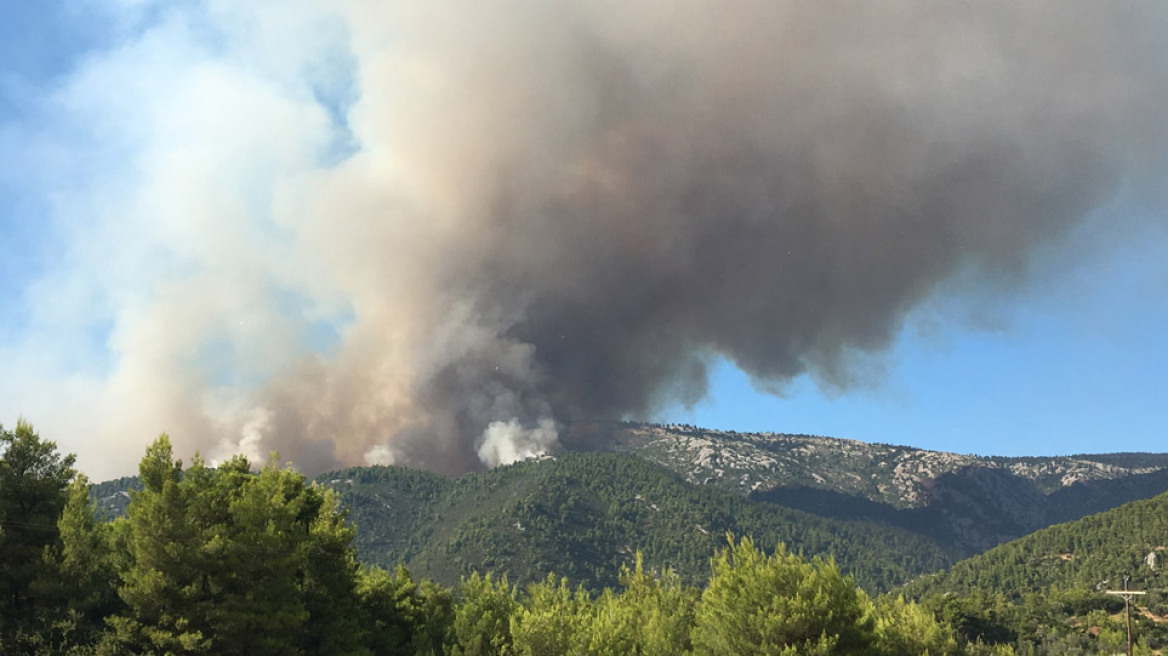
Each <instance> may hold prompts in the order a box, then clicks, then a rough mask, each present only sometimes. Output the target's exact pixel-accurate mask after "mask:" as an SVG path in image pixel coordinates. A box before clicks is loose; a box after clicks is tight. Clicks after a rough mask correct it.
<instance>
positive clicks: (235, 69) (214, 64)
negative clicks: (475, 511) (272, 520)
mask: <svg viewBox="0 0 1168 656" xmlns="http://www.w3.org/2000/svg"><path fill="white" fill-rule="evenodd" d="M328 6H329V3H320V4H319V5H318V4H317V3H313V2H299V3H292V4H290V5H285V4H274V3H255V4H254V5H249V7H250V8H248V9H239V8H226V7H224V6H221V5H220V4H219V3H215V2H211V3H208V4H206V5H197V6H195V8H193V9H188V10H186V11H185V13H184V12H178V11H176V12H174V13H171V14H168V15H167V16H166V18H165V19H159V20H158V21H157V22H155V23H150V24H149V25H147V26H146V27H145V28H142V29H141V30H140V31H139V32H135V33H134V35H133V37H132V38H130V37H127V40H126V43H125V44H124V45H123V46H121V47H120V48H119V49H117V50H113V51H111V52H109V53H105V54H104V55H103V56H102V57H95V58H93V60H92V61H90V62H89V63H88V64H87V66H86V67H84V68H83V69H82V70H80V71H79V72H78V73H77V74H76V75H75V76H74V77H73V78H72V79H71V81H70V83H69V85H68V86H67V87H66V88H65V89H64V90H63V91H61V92H60V93H58V94H57V95H56V96H55V97H54V99H53V101H52V102H53V106H54V107H56V108H57V111H59V112H60V113H61V114H62V115H63V116H65V117H69V120H78V121H80V120H82V119H84V120H86V121H95V122H97V123H98V125H99V127H100V128H101V129H103V130H105V133H106V134H109V135H113V136H112V137H108V138H106V140H104V141H103V140H102V137H100V136H98V137H95V139H96V144H95V145H93V146H92V147H91V150H90V151H89V152H93V153H97V154H95V155H93V157H95V158H99V157H113V154H116V155H117V156H118V157H123V158H124V159H125V161H129V162H130V165H128V166H121V167H118V169H117V171H116V172H112V173H108V174H104V173H103V174H101V175H99V176H98V178H97V179H98V180H99V183H94V184H92V185H91V186H85V185H83V186H81V187H80V188H77V189H68V190H66V192H67V193H63V195H62V198H64V199H65V200H64V201H63V202H64V203H65V205H64V206H63V207H59V208H57V212H58V217H59V218H58V221H59V222H60V223H61V224H62V225H64V226H65V232H66V234H67V235H68V236H69V237H68V240H69V244H70V248H69V252H68V258H67V262H66V264H65V265H63V267H62V269H61V272H60V273H58V274H54V275H52V276H48V277H47V279H46V281H45V282H42V283H40V284H41V285H42V286H43V287H45V288H48V289H52V290H55V293H57V294H60V293H61V290H72V291H71V293H73V294H74V295H75V296H77V297H79V298H84V299H90V300H87V301H85V302H84V303H83V306H84V307H86V308H87V309H86V310H84V311H85V312H92V314H94V315H96V316H103V317H107V318H108V322H109V325H110V334H109V340H108V344H109V346H110V350H111V353H112V354H113V355H112V363H111V364H110V366H109V368H108V370H106V371H103V372H102V373H101V374H100V375H91V376H90V377H89V378H87V379H85V380H82V381H80V382H78V383H77V384H78V386H79V391H78V393H77V395H76V400H75V401H73V404H74V406H75V407H76V412H77V413H78V414H79V416H83V417H87V418H91V419H92V423H91V424H89V425H91V426H92V430H93V431H94V432H95V433H96V435H95V438H94V443H95V444H102V443H104V444H106V445H108V444H110V443H111V441H112V442H114V443H122V444H127V445H130V444H139V443H140V442H141V441H142V440H144V439H146V438H148V436H149V435H151V434H153V433H155V432H157V431H159V430H168V431H170V432H171V434H172V436H173V437H174V438H175V439H176V441H177V442H178V444H179V448H180V449H189V450H193V449H196V448H197V449H201V450H202V451H203V453H204V454H209V455H211V456H212V457H221V456H223V455H225V454H227V453H231V452H235V451H243V452H245V453H248V454H249V455H251V456H253V457H264V454H266V453H267V451H269V450H272V449H279V450H280V451H281V453H282V455H283V456H284V457H287V458H291V459H292V460H294V461H296V462H297V463H298V464H299V465H300V466H301V467H302V468H303V469H305V470H306V471H317V470H320V469H324V468H327V467H333V466H337V465H342V464H363V463H366V462H370V463H371V462H394V463H398V464H408V465H417V466H423V467H427V468H430V469H433V470H437V471H443V472H461V471H466V470H471V469H476V468H481V467H483V466H485V465H490V466H493V465H496V464H499V463H505V462H509V461H512V460H514V459H516V458H519V457H523V456H525V455H529V454H534V453H539V452H541V451H544V450H546V449H548V448H550V447H551V446H552V445H553V444H554V443H555V440H556V426H557V424H562V422H567V421H573V420H580V419H594V418H619V417H625V416H644V415H645V414H646V413H649V412H651V411H652V409H654V408H656V407H659V406H660V404H662V403H663V402H666V401H669V400H675V399H681V400H683V401H695V400H697V399H699V398H701V397H702V396H703V394H704V393H705V385H706V377H705V363H706V362H708V361H709V359H710V358H711V357H713V356H722V357H725V358H728V359H729V360H731V361H733V362H734V363H735V364H736V365H737V366H739V367H740V368H742V369H743V370H744V371H746V372H747V373H749V374H750V375H751V376H753V377H755V379H756V380H758V381H759V382H760V383H761V384H771V385H774V386H776V387H781V385H782V384H783V382H784V381H787V380H790V379H791V378H793V377H796V376H799V375H801V374H805V373H809V374H811V375H812V376H813V377H814V378H815V379H816V380H818V381H820V383H821V384H823V385H826V386H833V387H843V388H846V387H847V386H848V385H849V384H850V383H851V382H852V377H853V376H854V375H855V373H854V372H855V368H854V366H853V360H854V357H855V356H856V355H857V354H864V353H872V352H879V351H881V350H882V349H884V348H886V347H887V346H889V344H890V343H891V341H892V340H893V338H894V337H895V335H896V334H897V332H898V331H899V329H900V328H901V325H902V322H903V320H904V317H905V315H906V313H907V312H908V311H910V310H911V309H912V308H913V307H914V306H915V305H917V304H918V303H920V302H921V301H923V300H924V299H926V298H927V297H928V296H929V295H930V294H931V293H932V292H934V291H935V290H936V288H937V286H938V285H939V284H940V283H942V282H944V281H945V280H947V279H949V278H951V277H952V276H954V275H956V274H962V275H966V274H972V275H974V276H975V277H980V278H981V279H983V280H986V281H987V283H986V284H989V285H999V284H1001V283H1002V282H1003V281H1004V282H1006V283H1007V284H1012V283H1021V282H1024V281H1025V279H1026V272H1027V263H1028V259H1029V258H1030V257H1031V255H1032V253H1033V251H1034V250H1035V249H1036V248H1037V247H1040V246H1042V245H1044V244H1047V243H1051V242H1052V241H1057V239H1058V238H1059V237H1060V236H1062V235H1064V234H1066V233H1067V232H1068V231H1069V230H1070V229H1072V228H1073V227H1074V226H1076V225H1077V224H1078V223H1079V222H1081V221H1082V220H1083V219H1084V218H1085V217H1087V216H1088V215H1089V214H1090V213H1091V212H1092V211H1093V210H1097V209H1098V208H1100V207H1102V206H1103V205H1105V204H1107V203H1110V202H1113V201H1115V200H1116V199H1117V198H1122V199H1129V200H1135V201H1139V200H1140V199H1143V198H1150V197H1152V196H1154V195H1156V194H1162V191H1163V190H1162V180H1163V176H1164V174H1165V172H1166V167H1165V163H1166V162H1165V153H1166V152H1168V149H1166V146H1168V143H1166V142H1168V66H1166V64H1165V58H1164V55H1163V48H1162V37H1161V36H1160V35H1162V34H1163V33H1164V28H1165V27H1168V25H1166V24H1165V23H1166V21H1165V20H1164V19H1165V13H1166V10H1165V8H1164V6H1163V5H1162V4H1159V3H1151V2H1149V3H1123V4H1119V3H1099V2H1087V1H1083V2H1034V3H1022V4H1019V3H1014V2H982V3H964V2H930V3H917V2H898V1H891V2H882V3H854V2H815V3H804V2H777V1H775V0H765V1H763V0H757V1H756V0H744V1H742V2H738V3H732V4H730V5H727V4H726V3H720V2H712V1H705V0H680V1H678V2H670V3H659V2H640V1H633V2H627V1H626V2H607V1H604V0H591V1H587V2H574V3H550V2H532V1H525V0H489V1H484V2H476V3H456V2H444V1H437V2H425V3H421V2H419V3H412V2H404V3H374V2H361V1H354V2H349V3H346V4H344V5H343V9H340V10H335V9H329V8H327V7H328ZM207 33H210V34H211V35H212V37H213V38H212V37H207ZM212 43H213V44H214V45H209V44H212ZM62 120H64V119H62ZM111 153H113V154H111ZM91 173H92V172H91ZM70 203H73V204H74V205H76V206H70ZM82 205H84V206H85V211H86V212H87V215H88V216H89V217H90V218H86V219H80V218H76V217H80V216H82V214H83V209H82V207H81V206H82ZM1117 230H1122V226H1117ZM115 244H116V252H117V253H118V255H117V256H116V258H115V262H116V265H115V266H114V267H113V271H112V273H103V274H101V275H99V276H95V275H94V274H93V271H95V270H98V267H97V264H96V263H97V261H98V260H99V259H100V258H101V257H103V255H104V253H103V252H102V251H103V249H104V248H105V247H108V246H111V245H115ZM93 299H96V300H93ZM70 312H81V310H68V309H66V310H57V311H51V312H48V314H47V316H45V317H42V318H41V319H39V320H40V321H43V322H45V323H46V325H49V324H54V322H57V323H59V322H61V321H65V320H67V319H68V318H69V317H70V316H72V315H71V314H70ZM54 325H55V324H54ZM320 326H326V327H327V326H332V327H335V329H336V335H335V339H334V343H331V344H329V345H327V347H321V346H319V345H314V341H313V338H312V334H313V330H315V329H316V328H319V327H320ZM34 387H35V385H34ZM26 412H28V411H26ZM29 414H30V417H32V418H33V419H34V420H37V416H36V415H33V414H31V413H29ZM127 436H129V437H127ZM119 440H120V442H118V441H119ZM80 450H81V451H82V453H81V455H82V463H83V465H84V463H85V462H87V460H86V458H89V459H90V461H93V460H97V459H102V458H103V457H104V459H105V460H107V461H108V460H109V459H110V458H111V457H112V456H101V455H98V451H100V449H98V448H97V447H94V448H93V449H92V450H93V451H94V453H91V454H87V453H86V452H85V449H80ZM130 453H131V454H136V453H138V450H137V448H136V447H135V448H134V449H132V450H130ZM118 457H121V456H120V455H119V456H118ZM119 466H122V465H119ZM123 468H124V467H123Z"/></svg>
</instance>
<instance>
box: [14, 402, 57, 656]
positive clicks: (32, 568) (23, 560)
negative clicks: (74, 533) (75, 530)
mask: <svg viewBox="0 0 1168 656" xmlns="http://www.w3.org/2000/svg"><path fill="white" fill-rule="evenodd" d="M0 449H2V450H3V455H0V526H2V527H3V533H2V534H0V556H2V558H3V561H2V562H0V651H9V650H11V651H16V650H17V649H27V645H26V646H25V647H17V645H19V644H25V643H26V641H27V640H29V639H30V638H31V636H32V634H33V633H34V631H35V625H36V624H37V622H38V614H41V613H42V612H43V611H44V610H45V609H44V608H43V606H42V604H41V603H40V600H39V599H38V598H35V597H34V595H33V592H32V589H33V584H34V582H36V581H37V580H38V579H40V578H43V577H45V576H46V575H47V574H48V566H47V565H46V563H45V560H44V557H43V555H44V551H45V549H46V548H47V547H51V546H54V545H56V544H57V543H58V540H59V531H58V528H57V518H58V517H59V516H60V514H61V510H62V508H64V506H65V500H66V495H65V488H66V487H67V486H68V485H69V481H70V480H72V479H73V475H74V473H75V472H74V470H73V463H74V461H75V457H74V456H73V455H71V454H70V455H66V456H62V455H60V454H59V453H57V445H56V444H55V443H54V442H52V441H49V440H42V439H41V437H40V435H39V434H38V433H37V432H36V430H34V429H33V427H32V425H31V424H29V423H28V422H26V421H24V420H23V419H20V420H17V422H16V428H15V430H10V431H9V430H4V428H3V427H0Z"/></svg>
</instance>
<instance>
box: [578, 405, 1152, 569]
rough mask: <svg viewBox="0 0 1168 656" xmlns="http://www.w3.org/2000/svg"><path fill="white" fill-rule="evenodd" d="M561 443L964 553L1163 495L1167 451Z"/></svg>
mask: <svg viewBox="0 0 1168 656" xmlns="http://www.w3.org/2000/svg"><path fill="white" fill-rule="evenodd" d="M564 444H565V447H566V448H567V449H569V450H577V451H616V452H627V453H633V454H636V455H638V456H640V457H642V458H645V459H646V460H649V461H651V462H655V463H658V464H660V465H662V466H664V467H666V468H668V469H670V470H672V471H675V472H677V473H678V474H680V475H681V476H683V477H685V479H686V480H688V481H690V482H692V483H695V484H701V485H706V486H710V487H717V488H720V489H725V490H729V491H734V492H737V493H740V494H749V495H750V496H752V497H753V498H755V499H758V500H762V501H769V502H773V503H777V504H779V505H782V506H786V507H788V508H795V509H798V510H803V511H805V512H808V513H812V514H816V515H819V516H822V517H829V518H834V519H852V520H870V521H874V522H878V523H883V524H888V525H892V526H899V527H901V528H905V529H907V530H910V531H913V532H916V533H919V534H922V535H926V536H928V537H929V538H931V539H932V540H935V541H937V542H939V543H941V544H943V545H945V546H946V547H949V548H952V549H954V550H956V551H958V552H960V553H961V554H963V555H965V556H969V555H973V554H976V553H981V552H982V551H985V550H986V549H989V548H991V547H993V546H996V545H998V544H1002V543H1004V542H1008V541H1010V540H1013V539H1016V538H1019V537H1022V536H1024V535H1027V534H1029V533H1032V532H1033V531H1036V530H1038V529H1041V528H1044V527H1047V526H1050V525H1052V524H1057V523H1060V522H1066V521H1070V520H1073V519H1078V518H1080V517H1083V516H1085V515H1089V514H1092V513H1097V512H1102V511H1104V510H1108V509H1110V508H1114V507H1116V506H1119V505H1121V504H1123V503H1127V502H1128V501H1134V500H1136V499H1145V498H1148V497H1151V496H1155V495H1157V494H1160V493H1161V492H1164V491H1166V490H1168V454H1146V453H1121V454H1103V455H1076V456H1057V457H1026V458H1002V457H992V456H975V455H967V454H957V453H944V452H939V451H928V450H925V449H917V448H912V447H905V446H895V445H889V444H869V443H865V442H858V441H855V440H843V439H837V438H830V437H820V436H815V435H789V434H778V433H736V432H733V431H720V430H713V429H706V428H699V427H695V426H684V425H659V424H639V423H631V422H589V423H580V424H573V425H571V426H569V427H568V430H567V431H566V435H565V437H564Z"/></svg>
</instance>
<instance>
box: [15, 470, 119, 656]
mask: <svg viewBox="0 0 1168 656" xmlns="http://www.w3.org/2000/svg"><path fill="white" fill-rule="evenodd" d="M96 513H97V505H96V504H95V503H94V502H93V501H92V500H91V499H90V497H89V480H88V479H87V478H86V477H85V475H84V474H78V475H77V477H76V478H75V479H74V480H73V483H72V484H70V486H69V489H68V501H67V502H66V503H65V508H64V510H63V511H62V512H61V518H60V520H58V522H57V527H58V530H59V532H60V538H61V539H60V544H59V545H54V546H52V547H50V548H48V549H47V550H46V552H45V556H44V558H45V563H46V565H47V567H48V570H47V573H46V574H45V576H44V577H42V578H41V579H39V580H38V581H37V582H35V583H34V584H33V592H34V594H36V595H37V597H38V599H39V603H40V605H42V606H43V607H44V608H45V609H46V616H45V621H43V622H42V623H41V626H40V628H39V633H40V636H39V638H40V640H41V643H42V644H43V645H44V646H45V647H46V648H48V649H50V650H51V651H52V653H57V654H61V653H73V652H81V653H83V652H84V650H86V649H89V648H92V647H93V646H94V645H96V644H97V642H98V639H99V638H100V636H101V632H102V630H103V628H104V618H105V617H106V616H108V615H111V614H114V613H116V612H118V611H119V610H120V609H121V600H120V599H118V596H117V593H116V580H117V570H116V568H115V564H114V561H113V558H112V527H111V525H110V524H108V523H106V522H101V521H98V520H97V519H96Z"/></svg>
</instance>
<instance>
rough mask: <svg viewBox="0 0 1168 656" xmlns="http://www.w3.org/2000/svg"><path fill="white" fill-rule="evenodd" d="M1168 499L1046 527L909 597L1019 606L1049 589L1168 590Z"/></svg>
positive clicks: (921, 585) (917, 585)
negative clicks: (1126, 581) (1003, 600)
mask: <svg viewBox="0 0 1168 656" xmlns="http://www.w3.org/2000/svg"><path fill="white" fill-rule="evenodd" d="M1166 565H1168V493H1165V494H1161V495H1159V496H1156V497H1153V498H1151V499H1143V500H1140V501H1133V502H1131V503H1128V504H1125V505H1123V506H1120V507H1119V508H1115V509H1112V510H1109V511H1107V512H1104V513H1099V514H1096V515H1091V516H1089V517H1084V518H1082V519H1079V520H1077V521H1073V522H1067V523H1065V524H1059V525H1057V526H1051V527H1049V528H1045V529H1043V530H1040V531H1037V532H1035V533H1033V534H1031V535H1028V536H1026V537H1024V538H1021V539H1018V540H1014V541H1013V542H1009V543H1007V544H1003V545H1000V546H998V547H995V548H993V549H990V550H989V551H987V552H985V553H983V554H979V555H977V556H973V557H972V558H968V559H966V560H963V561H961V562H959V563H957V564H955V565H954V566H953V567H951V568H950V569H948V570H946V571H944V572H940V573H937V574H932V575H929V576H925V577H922V578H920V579H919V580H916V581H914V582H913V583H912V584H910V585H909V586H907V587H906V588H905V590H906V592H908V593H909V594H911V595H913V596H925V595H929V594H945V593H956V594H960V595H967V594H970V593H972V592H973V591H975V590H976V591H979V592H981V593H983V594H1002V595H1005V596H1007V597H1013V598H1021V597H1024V596H1025V595H1027V594H1038V593H1044V592H1046V591H1048V590H1050V589H1052V588H1060V589H1064V590H1070V589H1079V590H1093V591H1099V590H1104V589H1108V588H1111V589H1119V588H1121V587H1122V582H1123V577H1124V576H1130V577H1131V581H1130V586H1131V589H1133V590H1137V589H1140V590H1155V591H1164V590H1165V589H1166V587H1168V575H1166V574H1165V572H1164V569H1165V566H1166Z"/></svg>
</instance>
